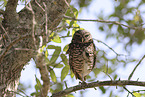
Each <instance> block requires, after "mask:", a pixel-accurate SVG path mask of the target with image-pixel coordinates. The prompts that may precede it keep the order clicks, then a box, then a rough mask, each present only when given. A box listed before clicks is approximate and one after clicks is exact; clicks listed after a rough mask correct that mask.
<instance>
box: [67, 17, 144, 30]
mask: <svg viewBox="0 0 145 97" xmlns="http://www.w3.org/2000/svg"><path fill="white" fill-rule="evenodd" d="M64 18H65V19H68V20H73V21H88V22H101V23H109V24H115V25H121V26H124V27H127V28H130V29H134V30H137V29H141V30H145V29H143V28H142V27H133V26H129V25H125V24H121V23H120V22H117V21H109V20H100V19H76V18H72V17H68V16H64Z"/></svg>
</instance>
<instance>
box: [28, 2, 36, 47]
mask: <svg viewBox="0 0 145 97" xmlns="http://www.w3.org/2000/svg"><path fill="white" fill-rule="evenodd" d="M26 8H27V9H29V10H30V11H31V13H32V17H33V19H32V37H33V41H34V46H35V48H36V49H37V46H36V38H35V24H36V21H35V13H34V11H33V8H32V6H31V3H30V2H29V7H28V6H26Z"/></svg>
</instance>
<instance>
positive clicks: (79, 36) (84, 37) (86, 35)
mask: <svg viewBox="0 0 145 97" xmlns="http://www.w3.org/2000/svg"><path fill="white" fill-rule="evenodd" d="M90 41H92V36H91V34H90V32H88V31H86V30H78V31H76V32H75V34H74V36H73V39H72V42H73V43H85V42H90Z"/></svg>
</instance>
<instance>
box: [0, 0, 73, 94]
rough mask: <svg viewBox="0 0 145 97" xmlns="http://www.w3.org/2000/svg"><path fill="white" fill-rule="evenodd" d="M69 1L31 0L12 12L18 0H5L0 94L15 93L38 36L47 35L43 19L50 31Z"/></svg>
mask: <svg viewBox="0 0 145 97" xmlns="http://www.w3.org/2000/svg"><path fill="white" fill-rule="evenodd" d="M70 1H71V0H31V2H30V3H29V4H28V6H26V7H25V8H24V9H23V10H21V11H20V12H19V13H16V7H17V3H18V0H8V2H7V5H6V10H5V12H4V14H3V16H4V20H3V21H2V24H0V26H1V27H0V35H1V36H0V96H9V97H13V96H15V92H16V91H17V87H18V83H19V78H20V74H21V71H22V69H23V67H24V66H25V65H26V64H27V62H29V61H30V59H31V58H34V57H35V56H36V54H37V50H38V48H39V36H42V37H43V40H45V38H46V37H48V36H47V33H45V31H47V30H46V24H47V23H48V25H47V28H48V29H49V30H51V31H53V30H54V29H55V28H56V27H57V26H58V24H59V23H60V22H61V20H62V18H63V15H64V14H65V12H66V10H67V7H68V6H67V3H70ZM46 22H47V23H46ZM46 42H47V41H46ZM46 42H45V41H44V43H46Z"/></svg>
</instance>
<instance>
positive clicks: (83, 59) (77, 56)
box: [67, 30, 96, 82]
mask: <svg viewBox="0 0 145 97" xmlns="http://www.w3.org/2000/svg"><path fill="white" fill-rule="evenodd" d="M67 53H68V54H69V65H70V68H71V70H72V71H73V73H74V74H75V77H76V79H77V78H78V79H80V80H81V81H83V82H84V81H85V80H86V76H87V75H88V74H89V73H90V72H91V71H92V69H93V68H94V66H95V63H96V48H95V45H94V43H93V39H92V36H91V34H90V32H88V31H86V30H78V31H76V32H75V34H74V36H73V38H72V41H71V43H70V44H69V49H68V51H67Z"/></svg>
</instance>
